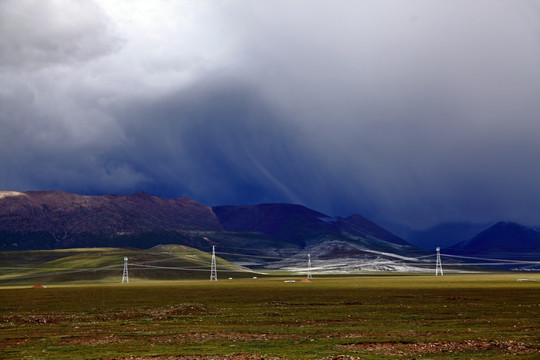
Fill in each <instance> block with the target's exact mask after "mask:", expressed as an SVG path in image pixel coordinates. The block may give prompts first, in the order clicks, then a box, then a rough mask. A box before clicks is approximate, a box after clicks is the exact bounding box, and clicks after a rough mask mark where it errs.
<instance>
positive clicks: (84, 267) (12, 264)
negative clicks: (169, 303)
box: [0, 245, 253, 286]
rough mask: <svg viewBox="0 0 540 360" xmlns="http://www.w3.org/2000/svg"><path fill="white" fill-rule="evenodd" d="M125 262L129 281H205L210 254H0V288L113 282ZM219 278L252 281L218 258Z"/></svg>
mask: <svg viewBox="0 0 540 360" xmlns="http://www.w3.org/2000/svg"><path fill="white" fill-rule="evenodd" d="M124 257H128V274H129V278H130V282H137V281H141V280H158V279H159V280H182V279H208V278H209V274H210V267H209V264H210V255H209V254H208V253H206V252H203V251H200V250H197V249H193V248H189V247H187V246H183V245H160V246H156V247H153V248H151V249H147V250H140V249H125V248H87V249H63V250H31V251H9V252H7V251H5V252H0V264H1V265H0V285H2V286H5V285H21V284H28V285H33V284H43V285H46V284H51V283H56V284H57V283H78V282H103V281H105V282H117V283H120V282H121V279H122V272H123V264H124ZM217 265H218V268H219V270H220V272H219V274H218V277H221V278H228V277H229V276H231V277H235V278H236V277H252V276H253V273H252V272H251V271H250V270H249V269H246V268H244V267H241V266H238V265H234V264H231V263H229V262H228V261H225V260H223V259H221V258H219V257H218V258H217Z"/></svg>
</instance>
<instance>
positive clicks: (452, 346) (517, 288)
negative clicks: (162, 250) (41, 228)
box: [0, 274, 540, 359]
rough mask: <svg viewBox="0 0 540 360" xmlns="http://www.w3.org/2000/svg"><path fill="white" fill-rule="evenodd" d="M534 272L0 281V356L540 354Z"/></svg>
mask: <svg viewBox="0 0 540 360" xmlns="http://www.w3.org/2000/svg"><path fill="white" fill-rule="evenodd" d="M521 276H523V275H521ZM528 277H529V278H530V279H535V280H538V281H537V282H518V281H517V279H518V278H519V276H518V275H514V274H502V275H501V274H491V275H451V276H444V277H443V278H441V277H437V278H436V277H434V276H417V275H411V276H403V275H402V276H388V275H386V276H358V277H347V278H315V279H313V281H312V282H311V283H302V282H299V281H297V282H295V283H285V282H284V280H285V279H284V278H259V279H257V280H254V279H238V280H237V279H235V280H222V281H218V282H210V281H160V282H152V281H144V280H139V281H134V282H132V283H130V284H123V285H120V284H114V285H113V284H86V285H69V286H68V285H59V286H49V287H47V288H45V289H30V288H28V287H25V288H22V287H18V288H14V287H12V288H7V287H4V288H0V344H1V347H0V358H1V359H246V358H247V359H261V358H265V359H351V358H352V359H539V358H540V276H539V275H537V274H536V275H534V274H528ZM296 280H300V279H299V278H296Z"/></svg>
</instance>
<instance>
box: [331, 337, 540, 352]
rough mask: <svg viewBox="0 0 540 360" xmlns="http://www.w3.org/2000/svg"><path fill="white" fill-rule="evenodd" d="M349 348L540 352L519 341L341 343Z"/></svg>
mask: <svg viewBox="0 0 540 360" xmlns="http://www.w3.org/2000/svg"><path fill="white" fill-rule="evenodd" d="M340 346H341V347H344V348H347V349H359V350H360V349H361V350H365V351H373V352H375V353H378V354H382V355H423V354H434V353H465V352H477V351H478V352H486V351H497V352H502V353H504V354H509V355H517V354H523V353H530V352H538V353H539V354H540V349H538V348H536V347H533V346H530V345H527V344H525V343H522V342H517V341H512V340H508V341H487V340H463V341H435V342H415V343H407V342H393V341H388V342H363V343H356V344H348V345H340Z"/></svg>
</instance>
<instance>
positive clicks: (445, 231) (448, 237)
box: [405, 222, 491, 251]
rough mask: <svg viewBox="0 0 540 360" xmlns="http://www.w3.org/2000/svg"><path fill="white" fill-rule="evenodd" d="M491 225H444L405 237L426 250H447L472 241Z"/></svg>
mask: <svg viewBox="0 0 540 360" xmlns="http://www.w3.org/2000/svg"><path fill="white" fill-rule="evenodd" d="M490 225H491V224H472V223H462V222H453V223H443V224H439V225H436V226H434V227H432V228H429V229H427V230H422V231H411V232H409V233H408V234H407V235H406V236H405V240H407V242H409V243H411V244H413V245H416V246H418V247H421V248H422V249H426V250H432V251H433V250H434V249H435V248H436V247H441V248H447V247H450V246H452V245H455V244H457V243H460V242H463V241H466V240H469V239H471V238H472V237H473V236H475V235H476V234H478V233H479V232H481V231H483V230H485V229H487V228H488V227H489V226H490Z"/></svg>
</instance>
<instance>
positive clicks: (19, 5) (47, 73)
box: [0, 0, 540, 228]
mask: <svg viewBox="0 0 540 360" xmlns="http://www.w3.org/2000/svg"><path fill="white" fill-rule="evenodd" d="M0 84H1V86H0V167H1V169H2V170H1V172H0V188H1V189H3V190H20V191H24V190H44V189H55V190H65V191H72V192H77V193H83V194H107V193H122V194H127V193H133V192H138V191H141V190H144V191H147V192H149V193H151V194H154V195H159V196H165V197H178V196H188V197H190V198H193V199H195V200H197V201H201V202H203V203H205V204H207V205H223V204H254V203H261V202H293V203H299V204H303V205H305V206H308V207H311V208H313V209H315V210H319V211H322V212H325V213H327V214H329V215H341V216H345V215H350V214H352V213H360V214H362V215H364V216H366V217H368V218H371V219H373V220H375V221H377V222H382V223H390V222H392V223H396V224H401V225H405V226H410V227H413V228H424V227H428V226H431V225H434V224H437V223H439V222H443V221H472V222H486V221H495V220H516V221H520V222H522V223H527V224H537V225H540V1H532V0H531V1H525V0H507V1H500V0H485V1H482V0H463V1H460V0H442V1H432V0H405V1H404V0H395V1H391V0H373V1H356V0H355V1H314V0H309V1H307V0H306V1H279V0H277V1H276V0H272V1H226V0H225V1H165V0H163V1H158V0H153V1H146V0H144V1H143V0H117V1H110V0H95V1H92V0H81V1H72V0H50V1H43V0H1V1H0Z"/></svg>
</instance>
